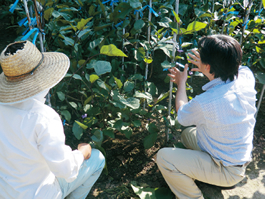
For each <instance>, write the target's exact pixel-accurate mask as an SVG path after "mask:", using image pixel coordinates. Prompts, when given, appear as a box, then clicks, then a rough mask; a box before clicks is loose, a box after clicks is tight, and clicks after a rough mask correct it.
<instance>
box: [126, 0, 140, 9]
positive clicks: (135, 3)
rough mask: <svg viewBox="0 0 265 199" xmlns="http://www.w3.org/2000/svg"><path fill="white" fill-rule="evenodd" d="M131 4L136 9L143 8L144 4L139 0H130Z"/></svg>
mask: <svg viewBox="0 0 265 199" xmlns="http://www.w3.org/2000/svg"><path fill="white" fill-rule="evenodd" d="M129 2H130V6H131V7H132V8H134V9H137V8H141V7H142V4H141V2H140V1H139V0H130V1H129Z"/></svg>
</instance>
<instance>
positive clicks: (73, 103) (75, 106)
mask: <svg viewBox="0 0 265 199" xmlns="http://www.w3.org/2000/svg"><path fill="white" fill-rule="evenodd" d="M69 104H70V105H71V106H72V107H73V108H74V109H77V104H76V103H75V102H69Z"/></svg>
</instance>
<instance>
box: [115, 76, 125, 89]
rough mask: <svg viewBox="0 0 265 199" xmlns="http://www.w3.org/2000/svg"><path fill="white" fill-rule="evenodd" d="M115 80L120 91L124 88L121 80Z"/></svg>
mask: <svg viewBox="0 0 265 199" xmlns="http://www.w3.org/2000/svg"><path fill="white" fill-rule="evenodd" d="M114 79H115V82H116V84H117V86H118V88H119V89H120V88H121V87H122V86H123V85H122V82H121V80H120V79H118V78H116V77H114Z"/></svg>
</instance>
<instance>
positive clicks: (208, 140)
mask: <svg viewBox="0 0 265 199" xmlns="http://www.w3.org/2000/svg"><path fill="white" fill-rule="evenodd" d="M203 90H205V92H204V93H202V94H200V95H198V96H196V97H195V98H193V99H192V100H191V101H190V102H189V103H187V104H184V105H182V106H181V107H180V108H179V110H178V121H179V123H180V124H182V125H183V126H189V125H196V127H197V140H198V145H199V147H200V148H201V149H202V150H203V151H206V152H208V153H209V154H210V155H212V156H213V157H215V158H217V159H219V160H221V161H222V162H223V165H225V166H232V165H243V164H244V163H246V162H247V161H250V160H251V151H252V147H253V145H252V141H253V131H254V126H255V122H256V120H255V117H254V114H255V112H256V107H255V102H256V90H255V78H254V76H253V74H252V72H251V71H250V70H249V68H248V67H243V66H242V67H240V68H239V74H238V78H237V79H235V80H234V81H227V82H224V81H222V80H221V79H220V78H216V79H214V80H212V81H210V82H209V83H207V84H206V85H204V86H203Z"/></svg>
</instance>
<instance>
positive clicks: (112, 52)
mask: <svg viewBox="0 0 265 199" xmlns="http://www.w3.org/2000/svg"><path fill="white" fill-rule="evenodd" d="M100 54H104V55H108V56H118V57H128V56H127V55H125V54H124V53H123V52H122V51H121V50H120V49H118V48H117V47H116V46H115V45H113V44H110V45H104V46H102V47H101V49H100Z"/></svg>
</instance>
